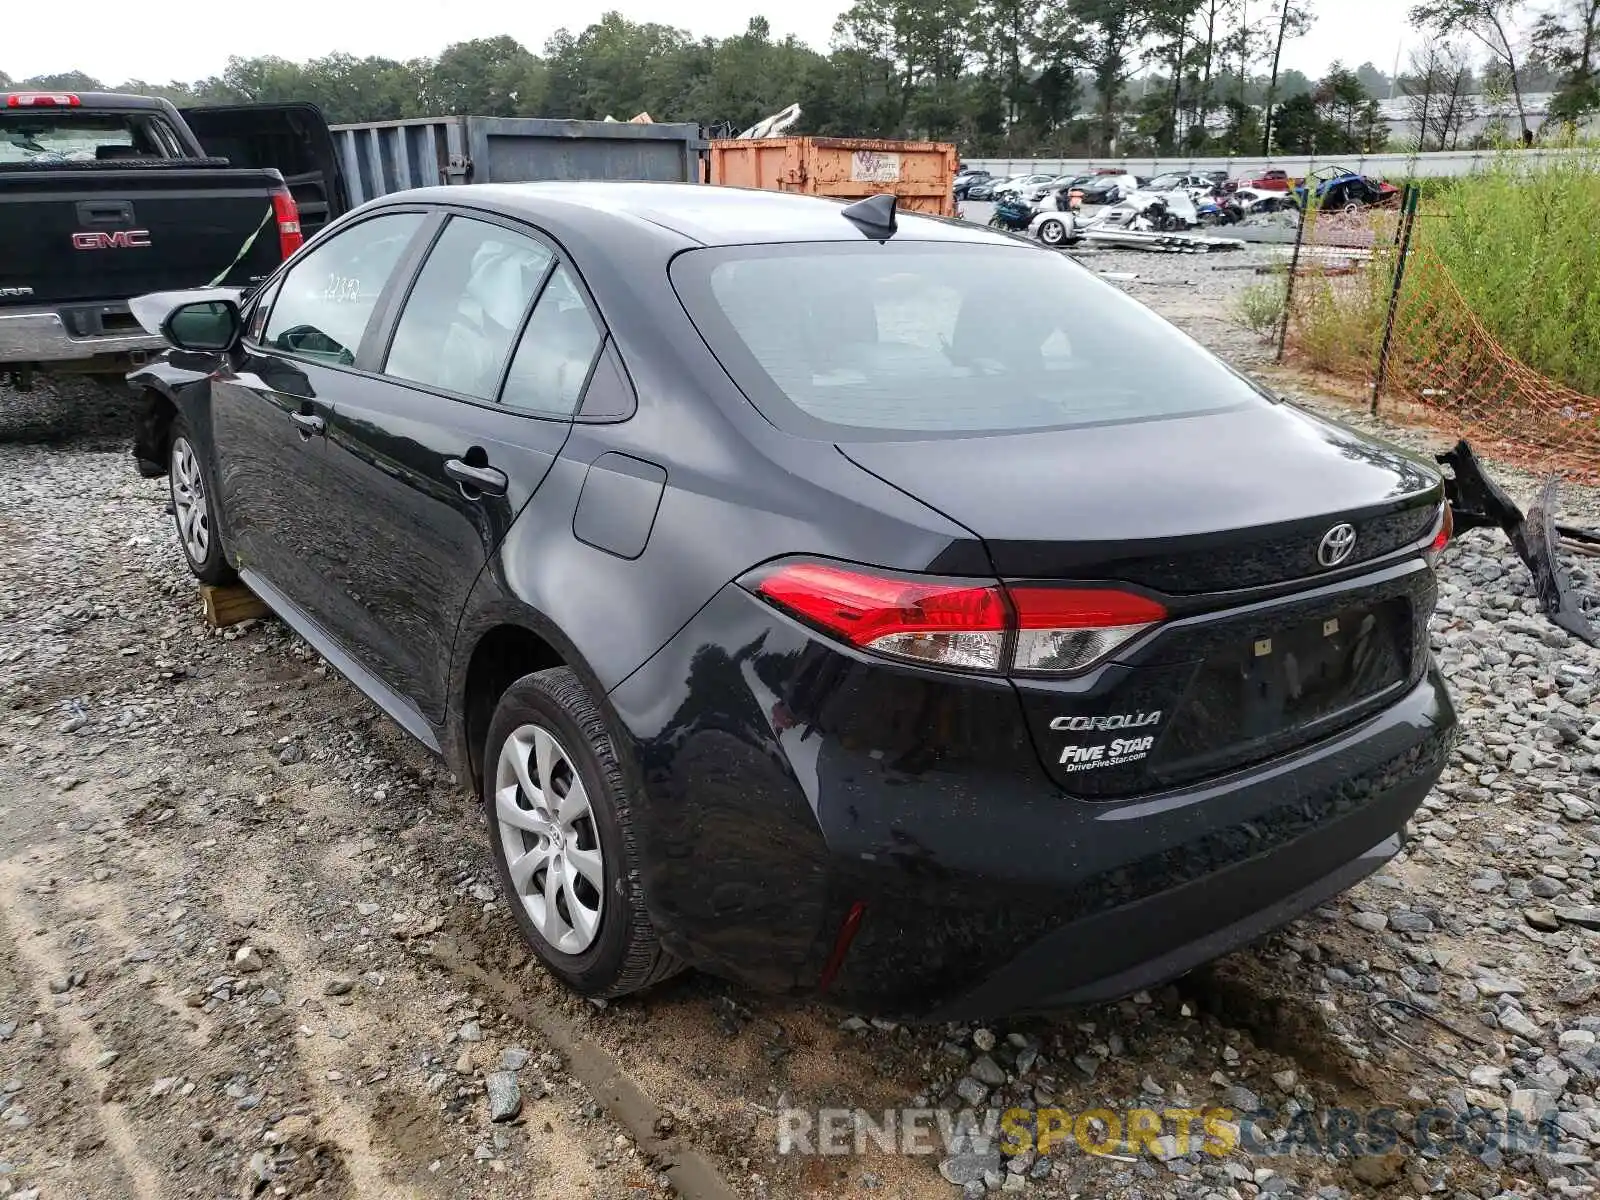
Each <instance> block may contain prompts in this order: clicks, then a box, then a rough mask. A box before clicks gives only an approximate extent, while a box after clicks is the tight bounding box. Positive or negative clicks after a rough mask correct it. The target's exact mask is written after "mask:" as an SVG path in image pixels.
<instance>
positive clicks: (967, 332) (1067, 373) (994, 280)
mask: <svg viewBox="0 0 1600 1200" xmlns="http://www.w3.org/2000/svg"><path fill="white" fill-rule="evenodd" d="M672 279H673V283H674V286H675V287H676V288H677V290H678V294H679V297H680V298H681V299H682V301H683V303H684V306H685V308H686V309H687V310H688V312H689V316H690V318H691V319H692V320H693V321H694V322H695V325H696V326H697V327H698V328H699V330H700V332H701V335H702V336H703V337H704V338H705V340H706V342H707V344H708V345H709V346H710V347H711V349H712V351H713V352H714V353H715V354H716V355H717V357H718V358H719V359H720V360H721V362H722V364H723V366H724V367H725V368H726V369H727V371H728V373H729V375H730V376H731V377H732V378H733V381H734V382H735V383H736V384H738V385H739V387H740V389H741V390H742V391H743V392H744V393H745V395H746V396H748V397H749V399H750V400H751V402H752V403H754V404H755V405H756V407H757V408H759V409H760V410H761V411H762V413H763V414H764V415H765V416H766V417H767V419H768V420H770V421H771V422H772V423H773V424H775V425H777V426H778V427H779V428H781V429H786V430H788V431H789V432H792V433H798V434H802V435H806V436H817V437H824V438H828V439H829V440H841V441H848V440H853V439H855V440H859V439H861V438H872V437H892V436H906V435H910V436H919V437H922V436H929V435H932V436H939V435H972V434H979V433H1014V432H1020V431H1025V430H1034V429H1051V428H1067V427H1072V426H1083V425H1096V424H1106V423H1111V422H1123V421H1139V420H1150V419H1156V418H1164V417H1180V416H1186V415H1195V414H1199V413H1205V412H1216V411H1221V410H1224V409H1230V408H1237V407H1240V406H1243V405H1248V404H1266V403H1269V402H1270V401H1268V400H1267V399H1266V398H1265V395H1264V394H1263V393H1262V392H1260V391H1258V390H1257V389H1255V388H1254V387H1253V386H1252V385H1250V384H1248V383H1246V382H1245V381H1244V380H1243V379H1242V378H1241V377H1240V376H1239V375H1237V374H1235V373H1234V372H1233V371H1231V370H1230V369H1229V368H1227V367H1226V366H1224V365H1223V364H1222V363H1221V362H1220V361H1218V360H1217V359H1216V358H1214V357H1213V356H1212V355H1211V354H1209V353H1208V352H1207V351H1205V350H1203V349H1202V348H1201V347H1200V346H1199V345H1198V344H1197V343H1195V342H1194V341H1192V340H1191V339H1189V338H1188V337H1186V336H1185V335H1183V334H1181V333H1179V332H1178V331H1177V330H1176V329H1174V328H1173V327H1172V326H1171V325H1169V324H1167V323H1166V322H1165V321H1163V320H1162V319H1161V318H1159V317H1157V316H1156V315H1155V314H1153V313H1152V312H1151V311H1150V310H1149V309H1147V308H1145V307H1144V306H1143V305H1142V304H1140V303H1138V302H1137V301H1136V300H1134V299H1132V298H1131V297H1129V296H1127V295H1125V294H1124V293H1122V292H1121V291H1119V290H1118V289H1117V288H1115V287H1113V286H1111V285H1110V284H1108V283H1106V282H1105V281H1103V280H1101V279H1098V278H1096V277H1095V276H1094V275H1093V274H1092V273H1091V272H1090V271H1088V270H1085V269H1084V268H1082V267H1080V266H1078V265H1076V264H1075V263H1073V262H1071V261H1070V260H1069V259H1067V258H1065V257H1064V256H1062V255H1060V254H1058V253H1056V252H1054V251H1047V250H1043V249H1038V248H1032V247H1028V246H1025V245H1020V244H1019V245H1016V246H1010V245H998V244H992V243H950V242H934V241H925V242H918V241H912V240H904V241H890V242H888V243H886V244H879V243H876V242H869V241H866V240H865V239H863V240H862V241H861V242H838V243H833V242H828V243H791V244H781V245H763V246H735V247H715V248H707V249H703V250H693V251H689V252H687V253H684V254H681V255H679V256H678V258H677V259H676V260H675V261H674V263H673V267H672Z"/></svg>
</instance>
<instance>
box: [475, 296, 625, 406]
mask: <svg viewBox="0 0 1600 1200" xmlns="http://www.w3.org/2000/svg"><path fill="white" fill-rule="evenodd" d="M601 340H602V334H601V330H600V325H599V323H598V322H597V321H596V320H595V319H594V315H593V314H592V313H591V312H590V311H589V306H588V304H587V303H585V301H584V298H583V293H582V292H581V291H579V289H578V286H577V284H576V283H575V282H574V280H573V278H572V275H571V273H570V272H569V271H568V269H567V268H566V266H565V265H563V266H559V267H557V268H556V269H555V271H554V272H553V273H552V274H551V276H550V281H549V283H548V284H546V285H545V289H544V291H543V292H541V293H540V295H539V302H538V303H537V304H535V305H534V306H533V315H532V316H530V317H529V318H528V327H527V329H526V330H524V331H523V334H522V340H521V341H520V342H519V343H518V344H517V354H516V357H515V358H513V359H512V360H511V370H510V371H509V372H508V373H507V375H506V385H505V390H504V391H503V392H502V393H501V396H500V399H501V403H503V404H505V405H507V406H509V407H511V408H518V409H522V410H523V411H525V412H532V413H538V414H540V415H541V416H549V417H570V416H571V415H572V414H573V413H574V412H575V411H576V410H577V407H578V401H579V399H580V398H581V397H582V396H583V388H584V385H585V384H586V383H587V382H588V380H589V373H590V371H591V369H592V368H593V366H594V359H595V354H596V353H597V352H598V351H599V349H600V342H601Z"/></svg>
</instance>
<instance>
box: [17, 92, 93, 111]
mask: <svg viewBox="0 0 1600 1200" xmlns="http://www.w3.org/2000/svg"><path fill="white" fill-rule="evenodd" d="M82 103H83V101H81V100H79V99H78V97H76V96H75V95H73V94H72V93H71V92H13V93H12V94H11V95H9V96H7V97H6V107H7V108H77V107H78V105H80V104H82Z"/></svg>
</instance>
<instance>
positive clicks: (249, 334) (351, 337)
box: [211, 210, 428, 621]
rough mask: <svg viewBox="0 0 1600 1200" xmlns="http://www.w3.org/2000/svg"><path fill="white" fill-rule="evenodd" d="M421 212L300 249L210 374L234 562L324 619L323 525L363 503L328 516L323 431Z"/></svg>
mask: <svg viewBox="0 0 1600 1200" xmlns="http://www.w3.org/2000/svg"><path fill="white" fill-rule="evenodd" d="M427 220H428V218H427V215H426V214H425V213H424V212H422V211H420V210H418V211H410V212H397V211H385V212H383V213H381V214H377V215H375V216H373V217H371V218H369V219H367V220H364V221H360V222H358V223H356V224H354V225H351V226H349V227H348V228H346V229H343V230H341V231H340V232H339V233H337V234H336V235H334V236H333V237H332V238H330V239H328V240H327V241H325V242H323V243H321V244H320V245H318V246H316V247H313V248H312V249H310V250H309V251H308V252H307V253H306V254H305V255H304V256H302V257H300V258H297V259H296V260H295V262H294V265H293V266H292V267H290V268H289V270H288V271H287V272H285V273H284V274H283V275H282V277H281V278H280V279H279V280H276V281H274V282H273V283H272V284H269V285H268V288H267V289H266V291H265V292H264V294H263V295H262V297H261V299H260V300H259V301H258V302H257V304H256V305H255V306H254V307H253V308H252V309H250V310H249V313H248V316H249V323H248V326H247V329H246V336H245V341H244V347H243V353H242V355H241V356H240V357H239V358H238V359H237V365H234V364H231V363H229V362H227V361H226V360H225V361H224V362H223V363H222V364H221V365H220V366H219V368H218V370H217V373H216V375H215V376H214V378H213V380H212V383H211V435H212V444H213V446H214V448H215V453H216V460H215V461H216V466H217V487H218V489H219V490H220V491H221V493H222V505H223V512H224V515H225V519H226V522H227V531H228V536H229V541H230V543H231V545H232V548H233V550H234V552H235V555H236V557H237V559H238V561H239V563H240V564H241V565H242V566H244V567H246V568H247V569H249V570H250V571H252V572H254V573H255V574H257V575H258V576H260V577H261V578H262V579H264V580H265V581H266V582H267V584H269V585H271V586H272V587H273V588H275V589H276V590H277V591H279V592H281V593H283V595H284V596H286V597H287V598H288V599H289V600H290V601H292V602H293V603H294V604H295V605H296V606H297V607H299V608H301V609H302V610H304V611H305V612H307V613H308V614H310V615H311V616H312V617H313V618H316V619H318V620H319V621H321V620H322V619H323V616H324V614H325V612H326V610H327V608H328V605H327V603H326V598H325V597H326V593H327V590H328V588H327V584H326V579H327V573H326V569H327V562H326V538H325V536H324V531H325V530H326V529H327V528H329V527H333V528H342V527H343V525H344V523H346V522H349V523H352V524H354V525H355V526H356V527H358V528H359V527H360V526H361V525H362V524H364V523H365V522H366V520H367V517H366V515H365V514H363V513H360V512H338V513H332V512H328V511H326V510H325V509H324V508H323V507H322V499H321V496H320V494H319V488H320V485H321V482H322V480H321V475H322V471H323V466H324V454H325V451H326V446H327V442H326V438H325V433H326V430H327V427H328V423H329V421H330V420H331V418H332V416H333V412H334V406H335V405H336V404H337V403H338V400H339V397H340V396H341V395H343V394H349V393H350V392H351V391H352V390H353V389H354V388H355V387H357V386H359V385H360V382H361V380H360V376H359V375H358V374H357V372H356V370H355V367H356V361H357V356H358V355H359V354H360V353H361V348H362V344H363V341H364V340H365V339H366V337H367V335H368V328H369V326H370V325H372V323H373V319H374V315H375V314H376V312H377V310H378V301H379V299H380V297H381V296H382V295H383V294H384V289H385V288H386V287H387V286H388V284H389V282H390V279H391V276H393V275H394V274H395V271H396V268H397V267H398V265H399V264H400V263H401V262H402V261H404V257H405V253H406V250H407V248H408V247H409V246H410V244H411V242H412V240H413V239H414V238H415V237H417V236H418V235H419V233H420V232H421V231H422V230H423V228H424V226H425V224H426V222H427Z"/></svg>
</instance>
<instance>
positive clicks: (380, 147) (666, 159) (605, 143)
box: [333, 117, 706, 204]
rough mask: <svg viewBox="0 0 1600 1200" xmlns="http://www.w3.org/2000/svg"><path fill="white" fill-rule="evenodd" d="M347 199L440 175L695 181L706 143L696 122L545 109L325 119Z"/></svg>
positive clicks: (454, 178)
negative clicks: (576, 115)
mask: <svg viewBox="0 0 1600 1200" xmlns="http://www.w3.org/2000/svg"><path fill="white" fill-rule="evenodd" d="M333 138H334V144H335V145H336V146H337V147H338V150H339V164H340V166H341V167H342V168H343V170H344V174H345V179H346V183H347V185H348V187H349V189H350V202H351V203H352V204H360V203H363V202H364V201H367V200H371V199H373V198H374V197H375V196H384V195H387V194H389V193H390V192H399V191H404V190H406V189H407V188H414V187H432V186H434V185H436V184H441V183H523V182H526V181H528V180H535V179H655V180H667V181H683V182H690V183H693V182H697V181H698V180H699V179H700V162H701V159H702V158H703V157H704V155H705V152H706V142H705V140H704V139H703V138H702V137H701V136H700V127H699V126H698V125H695V124H671V125H667V124H663V125H634V124H632V123H625V122H619V121H563V120H553V119H550V118H546V117H424V118H422V119H420V120H415V121H369V122H365V123H363V124H359V125H335V126H333Z"/></svg>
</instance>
